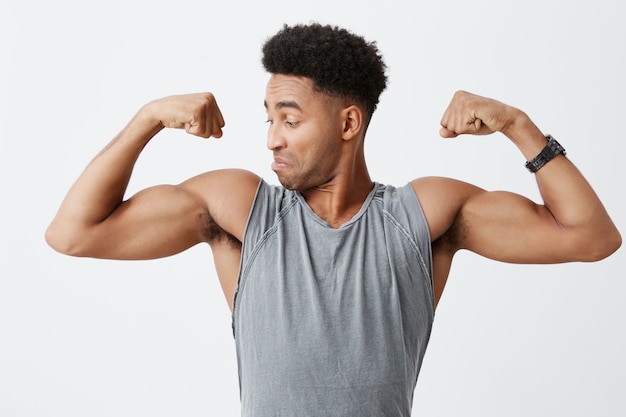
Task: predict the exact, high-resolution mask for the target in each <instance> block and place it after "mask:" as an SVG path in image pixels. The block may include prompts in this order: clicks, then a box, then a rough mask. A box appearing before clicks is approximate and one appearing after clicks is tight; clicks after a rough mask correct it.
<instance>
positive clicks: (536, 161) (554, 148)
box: [526, 135, 566, 174]
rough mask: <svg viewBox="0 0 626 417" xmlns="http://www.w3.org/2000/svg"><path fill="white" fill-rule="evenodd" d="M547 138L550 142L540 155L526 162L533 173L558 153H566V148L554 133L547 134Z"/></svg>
mask: <svg viewBox="0 0 626 417" xmlns="http://www.w3.org/2000/svg"><path fill="white" fill-rule="evenodd" d="M546 140H547V141H548V143H547V145H546V147H545V148H543V150H542V151H541V152H539V155H537V156H536V157H534V158H533V159H531V160H530V161H527V162H526V168H527V169H528V170H529V171H530V172H531V173H533V174H534V173H535V172H537V171H539V169H540V168H541V167H543V166H544V165H545V164H547V163H548V162H549V161H550V160H551V159H552V158H554V157H555V156H557V155H558V154H563V155H565V154H566V152H565V148H563V147H562V146H561V144H560V143H559V142H557V140H556V139H554V137H553V136H552V135H546Z"/></svg>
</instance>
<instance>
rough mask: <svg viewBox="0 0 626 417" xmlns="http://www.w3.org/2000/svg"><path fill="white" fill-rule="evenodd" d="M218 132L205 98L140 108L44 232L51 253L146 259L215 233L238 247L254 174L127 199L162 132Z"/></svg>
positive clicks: (218, 174)
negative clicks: (138, 166)
mask: <svg viewBox="0 0 626 417" xmlns="http://www.w3.org/2000/svg"><path fill="white" fill-rule="evenodd" d="M223 126H224V121H223V118H222V115H221V112H220V110H219V108H218V106H217V103H216V102H215V99H214V97H213V95H212V94H210V93H201V94H191V95H184V96H171V97H166V98H164V99H161V100H156V101H154V102H151V103H149V104H147V105H146V106H144V107H143V108H142V109H141V110H140V111H139V112H138V113H137V114H136V116H135V117H134V118H133V119H132V120H131V121H130V123H129V124H128V125H127V126H126V127H125V128H124V129H123V130H122V131H121V132H120V134H119V135H118V136H117V137H116V138H115V139H113V141H111V143H109V145H108V146H107V147H106V148H105V149H104V150H103V151H101V152H100V153H99V154H98V155H97V156H96V157H95V158H94V159H93V160H92V161H91V163H90V164H89V165H88V166H87V168H86V169H85V170H84V171H83V173H82V174H81V175H80V176H79V178H78V179H77V181H76V182H75V183H74V185H73V186H72V187H71V189H70V190H69V192H68V194H67V196H66V197H65V199H64V200H63V202H62V204H61V207H60V208H59V211H58V213H57V215H56V216H55V218H54V219H53V221H52V223H51V224H50V226H49V227H48V230H47V231H46V240H47V241H48V243H49V244H50V246H52V247H53V248H54V249H55V250H57V251H59V252H62V253H65V254H69V255H73V256H89V257H96V258H110V259H151V258H158V257H163V256H169V255H173V254H175V253H178V252H181V251H183V250H185V249H187V248H189V247H191V246H193V245H195V244H197V243H200V242H208V241H209V239H210V233H209V232H210V230H211V228H214V227H215V226H217V227H219V228H221V229H222V230H224V231H225V232H227V233H229V234H231V235H232V236H234V237H235V238H236V239H238V240H240V241H241V239H242V238H243V231H244V227H245V223H246V220H247V216H248V213H249V210H250V207H251V205H252V201H253V199H254V195H255V192H256V187H257V185H258V181H259V178H258V177H257V176H256V175H254V174H252V173H249V172H246V171H242V170H222V171H214V172H207V173H205V174H202V175H199V176H197V177H194V178H191V179H189V180H187V181H185V182H183V183H182V184H179V185H159V186H155V187H150V188H147V189H145V190H142V191H140V192H139V193H137V194H136V195H134V196H133V197H131V198H130V199H128V200H124V194H125V192H126V188H127V186H128V182H129V180H130V176H131V173H132V170H133V167H134V165H135V162H136V161H137V158H138V157H139V154H140V153H141V151H142V150H143V148H144V146H146V144H147V143H148V142H149V141H150V139H152V137H154V135H156V134H157V133H158V132H159V131H160V130H161V129H163V128H165V127H170V128H184V129H185V130H186V131H187V132H188V133H191V134H194V135H196V136H200V137H204V138H208V137H211V136H213V137H221V136H222V127H223ZM233 190H237V192H236V193H235V192H233Z"/></svg>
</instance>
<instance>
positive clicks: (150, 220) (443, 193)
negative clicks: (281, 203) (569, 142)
mask: <svg viewBox="0 0 626 417" xmlns="http://www.w3.org/2000/svg"><path fill="white" fill-rule="evenodd" d="M265 107H266V110H267V115H268V121H269V122H270V125H269V130H268V141H267V146H268V148H269V149H270V150H271V151H272V153H273V155H274V163H273V164H272V169H273V170H274V171H275V172H276V174H277V176H278V179H279V180H280V181H281V183H282V184H283V185H285V186H286V187H288V188H292V189H298V190H300V191H301V192H302V194H303V196H304V197H305V199H306V201H307V203H308V204H309V205H310V207H311V208H312V210H313V211H314V212H315V213H316V214H318V215H319V216H320V217H321V218H322V219H324V220H326V221H327V222H328V224H329V225H331V227H339V226H341V225H342V224H343V223H345V222H347V221H349V220H350V219H351V218H352V217H353V216H354V215H355V214H356V213H357V212H358V211H359V209H360V208H361V206H362V204H363V202H364V200H365V198H366V196H367V195H368V194H369V192H370V191H371V189H372V187H373V182H372V180H371V179H370V176H369V173H368V171H367V164H366V161H365V156H364V151H363V142H364V139H365V131H366V124H367V119H368V116H367V115H366V113H365V112H364V109H363V107H362V106H360V105H359V104H358V103H354V102H351V101H350V100H348V99H345V98H336V97H330V96H328V95H326V94H323V93H320V92H317V91H316V89H315V88H314V85H313V82H312V80H310V79H308V78H304V77H295V76H287V75H280V74H275V75H272V76H271V78H270V80H269V82H268V85H267V90H266V97H265ZM223 126H224V119H223V117H222V114H221V112H220V109H219V107H218V105H217V102H216V101H215V98H214V97H213V95H212V94H210V93H199V94H191V95H183V96H171V97H166V98H163V99H160V100H157V101H154V102H151V103H149V104H147V105H146V106H144V107H143V108H142V109H141V110H140V111H139V112H138V113H137V114H136V116H135V117H134V118H133V119H132V120H131V121H130V123H129V124H128V125H127V126H126V127H125V128H124V129H123V130H122V132H120V134H119V135H118V136H117V137H116V138H114V139H113V141H112V142H111V143H110V144H109V145H108V146H107V147H106V148H105V149H104V150H103V151H102V152H101V153H100V154H98V155H97V156H96V158H94V160H93V161H92V162H91V163H90V164H89V165H88V166H87V168H86V169H85V170H84V172H83V173H82V174H81V175H80V177H79V178H78V179H77V181H76V182H75V184H74V185H73V186H72V188H71V189H70V190H69V192H68V194H67V196H66V197H65V199H64V201H63V203H62V204H61V207H60V208H59V211H58V213H57V215H56V217H55V218H54V219H53V221H52V223H51V224H50V226H49V228H48V230H47V232H46V239H47V241H48V243H49V244H50V245H51V246H52V247H53V248H54V249H56V250H57V251H59V252H62V253H66V254H69V255H73V256H89V257H96V258H107V259H153V258H158V257H163V256H169V255H173V254H176V253H179V252H181V251H184V250H185V249H187V248H189V247H191V246H194V245H196V244H198V243H203V242H204V243H208V244H209V245H210V247H211V249H212V251H213V255H214V259H215V266H216V269H217V273H218V276H219V279H220V282H221V285H222V289H223V291H224V295H225V297H226V300H227V303H228V305H229V307H230V308H231V309H232V300H233V296H234V291H235V288H236V284H237V278H238V268H239V260H240V256H241V241H242V240H243V235H244V230H245V225H246V221H247V218H248V214H249V212H250V208H251V206H252V203H253V199H254V196H255V193H256V189H257V186H258V183H259V181H260V178H259V177H258V176H257V175H255V174H253V173H251V172H249V171H245V170H236V169H234V170H219V171H209V172H206V173H203V174H200V175H198V176H196V177H193V178H190V179H188V180H187V181H185V182H183V183H181V184H179V185H159V186H155V187H151V188H148V189H145V190H142V191H140V192H139V193H137V194H136V195H134V196H132V197H131V198H129V199H127V200H124V193H125V191H126V187H127V185H128V181H129V179H130V175H131V171H132V169H133V167H134V164H135V162H136V160H137V158H138V156H139V154H140V153H141V151H142V150H143V148H144V146H146V144H148V142H149V141H150V139H151V138H152V137H154V135H156V134H157V133H158V132H159V131H160V130H162V129H164V128H178V129H185V130H186V131H187V132H188V133H190V134H193V135H196V136H199V137H203V138H209V137H215V138H219V137H221V136H222V127H223ZM441 126H442V127H441V131H440V134H441V136H442V137H444V138H453V137H456V136H458V135H462V134H475V135H487V134H490V133H493V132H496V131H497V132H502V133H503V134H504V135H505V136H506V137H507V138H508V139H509V140H510V141H511V142H512V143H513V144H514V145H515V146H517V147H518V149H519V150H520V152H521V153H522V154H523V155H524V157H525V158H526V159H527V160H530V159H532V158H533V157H534V156H535V155H537V154H538V153H539V152H540V151H541V150H542V149H543V147H544V146H545V144H546V140H545V138H544V136H543V134H542V132H541V131H540V130H539V129H538V128H537V127H536V126H535V125H534V124H533V123H532V121H531V120H530V119H529V118H528V116H527V115H526V114H525V113H523V112H522V111H520V110H518V109H516V108H514V107H511V106H508V105H505V104H503V103H500V102H498V101H496V100H492V99H489V98H485V97H480V96H476V95H473V94H470V93H466V92H458V93H456V94H455V96H454V97H453V99H452V101H451V103H450V105H449V106H448V108H447V109H446V111H445V113H444V115H443V117H442V120H441ZM536 180H537V184H538V187H539V190H540V192H541V196H542V198H543V200H544V203H543V204H536V203H534V202H532V201H531V200H529V199H527V198H525V197H523V196H520V195H517V194H514V193H508V192H488V191H485V190H483V189H481V188H479V187H476V186H474V185H471V184H468V183H465V182H461V181H457V180H453V179H449V178H435V177H426V178H418V179H415V180H413V181H412V182H411V184H412V186H413V188H414V190H415V192H416V194H417V195H418V197H419V199H420V202H421V204H422V207H423V210H424V213H425V215H426V219H427V221H428V224H429V229H430V235H431V240H432V242H433V243H432V248H433V269H434V271H433V272H434V286H435V298H436V302H438V301H439V299H440V297H441V295H442V293H443V290H444V287H445V283H446V280H447V278H448V274H449V271H450V266H451V263H452V259H453V257H454V254H455V253H456V252H457V251H459V250H461V249H466V250H470V251H472V252H475V253H477V254H480V255H482V256H485V257H488V258H491V259H495V260H498V261H504V262H513V263H559V262H570V261H596V260H599V259H602V258H604V257H606V256H609V255H610V254H611V253H613V252H614V251H615V250H617V248H618V247H619V246H620V245H621V236H620V234H619V232H618V231H617V229H616V228H615V225H614V224H613V222H612V221H611V219H610V217H609V216H608V214H607V212H606V210H605V209H604V207H603V205H602V203H601V202H600V200H599V199H598V197H597V196H596V194H595V192H594V191H593V189H592V188H591V186H590V185H589V184H588V182H587V181H586V180H585V178H584V177H583V176H582V175H581V174H580V172H579V171H578V170H577V169H576V167H575V166H574V165H573V164H572V163H571V162H570V161H569V160H568V159H567V158H565V157H564V156H561V155H560V156H557V157H556V158H554V159H553V160H552V161H550V162H549V163H548V164H547V165H546V166H544V167H543V168H542V169H541V170H540V171H539V172H537V174H536ZM233 190H237V192H233Z"/></svg>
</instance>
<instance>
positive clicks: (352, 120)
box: [341, 104, 364, 140]
mask: <svg viewBox="0 0 626 417" xmlns="http://www.w3.org/2000/svg"><path fill="white" fill-rule="evenodd" d="M341 117H342V119H341V120H342V123H343V131H342V138H343V140H352V139H354V138H355V137H357V136H359V135H360V134H361V133H362V132H363V128H364V125H363V121H364V120H363V110H361V108H359V106H357V105H355V104H352V105H350V106H348V107H346V108H344V109H343V110H342V112H341Z"/></svg>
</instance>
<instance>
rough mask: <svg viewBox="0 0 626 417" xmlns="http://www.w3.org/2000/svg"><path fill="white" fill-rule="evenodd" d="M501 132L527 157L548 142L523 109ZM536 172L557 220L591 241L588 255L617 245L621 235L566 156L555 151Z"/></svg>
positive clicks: (545, 201)
mask: <svg viewBox="0 0 626 417" xmlns="http://www.w3.org/2000/svg"><path fill="white" fill-rule="evenodd" d="M502 133H504V134H505V135H506V136H507V137H508V138H509V139H510V140H511V141H512V142H513V143H514V144H515V145H516V146H517V147H518V148H519V149H520V151H521V152H522V154H523V155H524V157H525V158H526V160H528V161H530V160H532V159H533V158H534V157H536V156H537V155H538V154H539V153H540V152H541V151H542V150H543V148H544V147H545V146H546V145H547V140H546V138H545V136H544V134H543V133H542V132H541V131H540V130H539V129H538V128H537V127H536V126H535V125H534V123H533V122H532V121H531V120H530V119H529V118H528V117H527V116H526V115H525V114H524V113H522V112H519V113H516V117H515V119H514V120H512V122H511V123H510V124H509V125H508V126H507V128H505V129H503V131H502ZM535 175H536V179H537V184H538V186H539V191H540V193H541V196H542V198H543V200H544V204H545V206H546V207H547V208H548V210H549V211H550V213H551V214H552V216H554V218H555V220H556V221H557V222H558V224H559V225H560V226H561V227H563V228H569V229H570V230H572V231H575V232H576V233H575V234H574V236H577V237H579V238H580V240H581V242H582V241H586V242H587V243H591V242H593V245H584V246H587V247H586V249H585V250H587V251H588V256H589V258H590V259H594V258H597V257H599V254H596V253H595V250H597V251H598V252H606V251H607V250H609V249H608V248H610V247H615V246H619V243H617V244H616V242H621V238H620V235H619V232H618V231H617V229H616V228H615V225H614V224H613V222H612V221H611V219H610V217H609V215H608V213H607V212H606V210H605V208H604V206H603V205H602V203H601V201H600V199H599V198H598V196H597V195H596V193H595V191H594V190H593V188H592V187H591V185H590V184H589V183H588V182H587V180H586V179H585V177H584V176H583V175H582V174H581V173H580V171H579V170H578V169H577V168H576V167H575V166H574V164H572V163H571V162H570V161H569V159H567V158H566V157H565V156H563V155H557V156H555V157H554V158H553V159H552V160H550V161H549V162H547V163H546V164H545V165H544V166H543V167H541V168H540V169H539V170H538V171H537V172H536V174H535ZM605 247H606V248H605ZM592 249H593V250H592Z"/></svg>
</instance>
